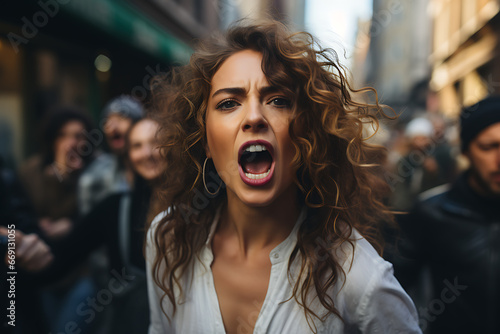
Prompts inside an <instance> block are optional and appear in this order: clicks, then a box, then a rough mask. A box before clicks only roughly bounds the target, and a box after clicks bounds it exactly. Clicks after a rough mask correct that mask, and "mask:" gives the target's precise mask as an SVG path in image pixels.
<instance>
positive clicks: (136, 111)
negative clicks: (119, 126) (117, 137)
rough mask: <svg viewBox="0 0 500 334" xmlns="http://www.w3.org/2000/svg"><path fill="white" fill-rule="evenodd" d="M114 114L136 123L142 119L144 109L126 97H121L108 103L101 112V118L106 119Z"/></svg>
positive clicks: (132, 99) (129, 97)
mask: <svg viewBox="0 0 500 334" xmlns="http://www.w3.org/2000/svg"><path fill="white" fill-rule="evenodd" d="M114 113H117V114H119V115H120V116H123V117H127V118H130V119H131V120H132V121H138V120H140V119H141V118H142V117H144V109H143V107H142V105H141V104H140V103H139V102H138V101H136V100H135V99H134V98H132V97H131V96H128V95H121V96H119V97H117V98H115V99H113V100H111V101H109V102H108V104H106V106H105V107H104V110H103V111H102V117H103V118H106V117H109V115H111V114H114Z"/></svg>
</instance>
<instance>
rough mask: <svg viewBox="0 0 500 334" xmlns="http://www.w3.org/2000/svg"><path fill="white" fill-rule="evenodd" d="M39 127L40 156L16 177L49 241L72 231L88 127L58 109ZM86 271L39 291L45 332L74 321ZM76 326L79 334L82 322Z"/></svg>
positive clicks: (86, 290) (90, 287) (88, 285)
mask: <svg viewBox="0 0 500 334" xmlns="http://www.w3.org/2000/svg"><path fill="white" fill-rule="evenodd" d="M43 129H44V130H43V134H42V136H43V138H42V152H41V153H40V154H38V155H36V156H34V157H32V158H30V159H29V160H28V161H27V162H26V163H25V164H24V165H22V166H21V169H20V172H19V177H20V180H21V183H22V185H23V187H24V189H25V190H26V193H27V194H28V197H29V198H30V200H31V202H32V203H33V205H34V208H35V213H36V216H37V218H38V227H39V228H40V230H41V233H42V236H43V237H44V238H45V239H47V241H49V240H53V241H54V240H57V239H61V238H63V237H64V236H65V235H67V234H68V233H69V232H70V230H71V229H72V228H74V225H75V219H76V217H77V216H78V209H77V184H78V178H79V176H80V175H81V172H82V171H83V170H84V169H85V167H86V166H87V165H88V164H89V163H90V162H91V160H92V158H93V154H94V146H93V144H92V143H91V141H89V140H88V138H87V136H88V134H89V133H90V132H91V131H92V123H91V121H90V119H89V118H88V116H87V114H86V113H85V112H84V111H82V110H80V109H77V108H74V107H60V108H57V109H55V110H53V111H51V112H50V113H49V114H48V115H47V118H46V120H45V126H44V128H43ZM86 271H87V269H86V266H85V265H82V266H81V267H79V268H75V270H74V271H72V272H71V273H67V275H64V276H62V277H59V278H58V279H57V280H56V281H54V282H53V284H52V285H50V286H48V287H46V288H44V290H43V291H42V301H43V304H44V311H45V312H46V315H47V319H48V321H49V326H50V329H51V331H53V332H56V333H58V332H62V331H65V329H64V328H65V326H66V323H67V322H68V321H70V320H74V321H75V322H78V321H79V320H80V318H79V317H77V316H76V315H74V314H72V311H73V310H75V309H76V307H77V305H78V304H79V303H81V302H83V301H84V300H85V298H87V297H88V296H89V295H91V294H93V293H94V291H95V284H94V283H93V280H92V279H90V277H89V276H88V274H87V273H86ZM81 327H82V329H83V331H82V333H84V332H85V331H84V330H85V328H86V326H85V324H84V323H82V324H81ZM87 330H88V329H87Z"/></svg>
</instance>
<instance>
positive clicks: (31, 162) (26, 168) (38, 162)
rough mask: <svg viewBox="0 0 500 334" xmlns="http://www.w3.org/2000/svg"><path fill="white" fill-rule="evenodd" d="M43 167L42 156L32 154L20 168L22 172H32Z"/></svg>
mask: <svg viewBox="0 0 500 334" xmlns="http://www.w3.org/2000/svg"><path fill="white" fill-rule="evenodd" d="M41 168H42V157H41V156H39V155H35V156H32V157H30V158H28V160H26V161H25V162H24V163H23V164H22V165H21V168H20V169H19V172H20V174H22V173H31V172H34V171H37V170H41Z"/></svg>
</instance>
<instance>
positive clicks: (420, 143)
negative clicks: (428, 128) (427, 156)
mask: <svg viewBox="0 0 500 334" xmlns="http://www.w3.org/2000/svg"><path fill="white" fill-rule="evenodd" d="M430 144H431V139H430V138H429V137H427V136H425V135H416V136H414V137H413V138H412V139H411V145H412V147H413V148H414V149H417V150H421V151H424V150H425V149H426V148H427V147H428V146H429V145H430Z"/></svg>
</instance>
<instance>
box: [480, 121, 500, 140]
mask: <svg viewBox="0 0 500 334" xmlns="http://www.w3.org/2000/svg"><path fill="white" fill-rule="evenodd" d="M475 140H477V141H479V142H482V141H495V142H500V122H498V123H495V124H492V125H490V126H488V127H487V128H485V129H484V130H483V131H481V132H480V133H479V134H478V135H477V137H476V139H475Z"/></svg>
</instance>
